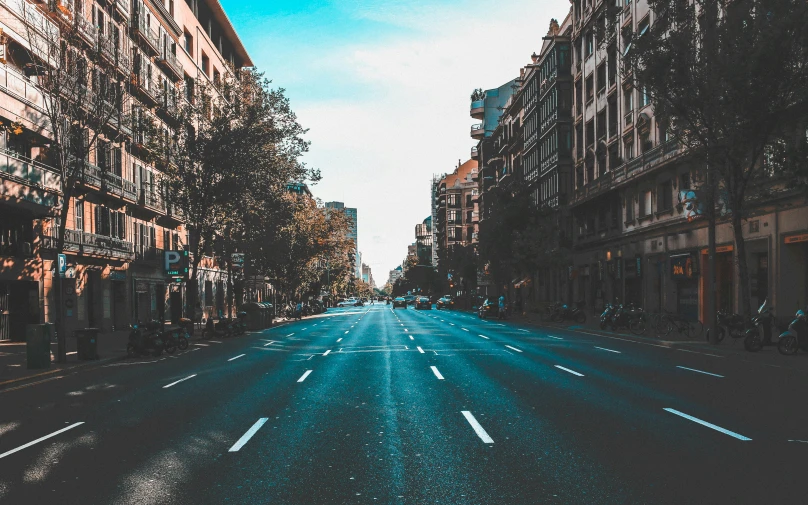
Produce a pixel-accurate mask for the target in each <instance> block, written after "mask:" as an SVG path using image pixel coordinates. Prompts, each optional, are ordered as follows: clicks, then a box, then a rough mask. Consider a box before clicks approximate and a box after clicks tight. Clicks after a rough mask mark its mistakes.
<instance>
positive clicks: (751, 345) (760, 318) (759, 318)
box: [743, 300, 774, 352]
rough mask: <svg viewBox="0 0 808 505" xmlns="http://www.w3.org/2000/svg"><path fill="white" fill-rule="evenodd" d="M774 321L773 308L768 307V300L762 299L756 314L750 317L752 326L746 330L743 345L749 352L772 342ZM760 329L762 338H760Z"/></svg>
mask: <svg viewBox="0 0 808 505" xmlns="http://www.w3.org/2000/svg"><path fill="white" fill-rule="evenodd" d="M773 322H774V309H773V308H772V307H769V301H768V300H764V302H763V305H761V306H760V308H759V309H758V312H757V315H755V317H753V318H752V322H751V324H752V327H751V328H749V329H748V330H746V336H745V337H744V339H743V347H744V349H746V350H747V351H749V352H758V351H759V350H761V349H763V346H764V345H771V344H772V323H773ZM761 331H762V332H763V338H762V339H761V335H760V333H761Z"/></svg>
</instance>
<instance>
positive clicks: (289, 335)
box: [286, 333, 294, 337]
mask: <svg viewBox="0 0 808 505" xmlns="http://www.w3.org/2000/svg"><path fill="white" fill-rule="evenodd" d="M292 335H294V333H290V334H288V335H286V336H287V337H291V336H292Z"/></svg>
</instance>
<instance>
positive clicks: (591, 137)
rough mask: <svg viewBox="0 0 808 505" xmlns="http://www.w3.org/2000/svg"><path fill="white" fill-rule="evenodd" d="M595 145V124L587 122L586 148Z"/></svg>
mask: <svg viewBox="0 0 808 505" xmlns="http://www.w3.org/2000/svg"><path fill="white" fill-rule="evenodd" d="M594 143H595V122H594V121H589V122H588V123H586V147H590V146H592V145H593V144H594Z"/></svg>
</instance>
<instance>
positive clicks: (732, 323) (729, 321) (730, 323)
mask: <svg viewBox="0 0 808 505" xmlns="http://www.w3.org/2000/svg"><path fill="white" fill-rule="evenodd" d="M717 321H718V325H717V329H716V334H717V336H718V341H719V342H721V341H723V340H724V337H726V336H727V335H729V336H730V337H732V338H743V337H745V336H746V330H749V329H751V328H752V320H751V319H750V318H748V317H744V316H742V315H740V314H731V313H729V312H724V311H721V310H719V311H718V314H717ZM705 335H706V337H707V341H708V342H709V341H710V330H709V329H708V330H707V331H706V332H705Z"/></svg>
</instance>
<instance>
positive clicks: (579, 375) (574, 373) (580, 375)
mask: <svg viewBox="0 0 808 505" xmlns="http://www.w3.org/2000/svg"><path fill="white" fill-rule="evenodd" d="M553 366H554V367H556V368H558V369H560V370H564V371H565V372H569V373H571V374H572V375H577V376H578V377H583V376H584V374H582V373H578V372H576V371H575V370H570V369H569V368H564V367H563V366H561V365H553Z"/></svg>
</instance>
